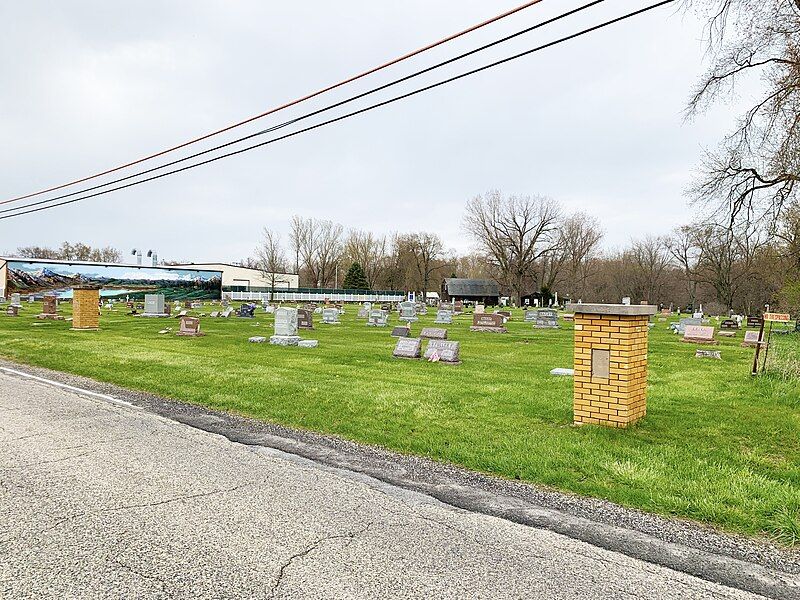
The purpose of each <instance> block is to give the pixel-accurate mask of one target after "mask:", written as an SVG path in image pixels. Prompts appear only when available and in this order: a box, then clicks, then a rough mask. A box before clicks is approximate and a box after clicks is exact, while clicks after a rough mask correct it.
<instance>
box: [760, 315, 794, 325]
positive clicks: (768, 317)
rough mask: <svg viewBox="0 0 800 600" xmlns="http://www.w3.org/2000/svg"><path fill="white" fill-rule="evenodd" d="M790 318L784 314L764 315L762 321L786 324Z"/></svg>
mask: <svg viewBox="0 0 800 600" xmlns="http://www.w3.org/2000/svg"><path fill="white" fill-rule="evenodd" d="M791 318H792V317H791V316H790V315H788V314H786V313H764V321H767V322H770V321H772V322H775V323H788V322H789V321H790V320H791Z"/></svg>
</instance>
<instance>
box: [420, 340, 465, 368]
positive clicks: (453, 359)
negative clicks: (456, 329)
mask: <svg viewBox="0 0 800 600" xmlns="http://www.w3.org/2000/svg"><path fill="white" fill-rule="evenodd" d="M460 348H461V344H460V342H453V341H447V340H430V341H429V342H428V347H427V348H426V349H425V357H424V358H425V359H426V360H429V361H431V362H443V363H445V364H450V365H457V364H460V363H461V360H460V358H459V350H460Z"/></svg>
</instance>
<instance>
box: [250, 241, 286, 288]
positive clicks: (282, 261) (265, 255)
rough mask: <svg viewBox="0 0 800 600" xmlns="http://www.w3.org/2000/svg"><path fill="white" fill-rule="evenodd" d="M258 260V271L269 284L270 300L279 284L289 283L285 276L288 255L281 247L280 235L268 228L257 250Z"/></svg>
mask: <svg viewBox="0 0 800 600" xmlns="http://www.w3.org/2000/svg"><path fill="white" fill-rule="evenodd" d="M256 260H257V264H258V269H259V270H260V271H261V273H262V274H263V275H264V278H265V279H266V280H267V282H268V283H269V289H270V298H274V296H275V288H276V287H277V284H278V283H285V282H286V281H287V279H286V277H285V275H284V273H285V271H286V254H285V253H284V251H283V247H282V246H281V236H280V234H278V233H277V232H275V231H272V230H271V229H267V228H266V227H265V228H264V238H263V240H262V242H261V245H260V246H259V247H258V248H257V249H256Z"/></svg>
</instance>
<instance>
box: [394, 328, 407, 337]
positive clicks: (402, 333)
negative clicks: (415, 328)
mask: <svg viewBox="0 0 800 600" xmlns="http://www.w3.org/2000/svg"><path fill="white" fill-rule="evenodd" d="M410 333H411V329H409V328H408V327H406V326H405V325H398V326H397V327H393V328H392V337H408V336H409V334H410Z"/></svg>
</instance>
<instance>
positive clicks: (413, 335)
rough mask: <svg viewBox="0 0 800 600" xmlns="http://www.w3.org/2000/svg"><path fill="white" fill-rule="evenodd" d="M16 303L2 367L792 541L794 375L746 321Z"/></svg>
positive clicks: (2, 338) (625, 312) (91, 292)
mask: <svg viewBox="0 0 800 600" xmlns="http://www.w3.org/2000/svg"><path fill="white" fill-rule="evenodd" d="M15 300H16V299H15ZM22 300H23V301H22V302H17V303H15V304H14V310H16V311H17V313H18V316H16V317H14V318H12V317H10V316H7V315H6V314H0V357H2V358H3V359H5V360H8V361H12V362H19V363H25V364H31V365H36V366H42V367H47V368H51V369H55V370H59V371H64V372H67V373H75V374H78V375H83V376H87V377H91V378H93V379H96V380H100V381H107V382H110V383H114V384H118V385H122V386H125V387H128V388H131V389H135V390H142V391H146V392H151V393H154V394H158V395H161V396H166V397H171V398H175V399H178V400H182V401H185V402H189V403H197V404H201V405H204V406H208V407H210V408H213V409H217V410H223V411H231V412H234V413H239V414H242V415H247V416H251V417H255V418H259V419H263V420H266V421H270V422H275V423H279V424H283V425H287V426H291V427H297V428H301V429H308V430H314V431H319V432H323V433H327V434H332V435H336V436H341V437H343V438H346V439H350V440H354V441H358V442H362V443H367V444H378V445H381V446H384V447H387V448H390V449H392V450H395V451H398V452H404V453H411V454H419V455H423V456H427V457H430V458H433V459H435V460H438V461H442V462H448V463H455V464H458V465H462V466H465V467H467V468H471V469H475V470H478V471H483V472H487V473H491V474H494V475H498V476H501V477H505V478H509V479H514V480H516V479H519V480H522V481H528V482H533V483H537V484H541V485H545V486H552V487H554V488H558V489H560V490H566V491H570V492H574V493H576V494H581V495H586V496H593V497H598V498H604V499H608V500H611V501H613V502H617V503H620V504H623V505H626V506H632V507H636V508H640V509H642V510H646V511H651V512H656V513H660V514H664V515H670V516H676V517H682V518H687V519H692V520H696V521H700V522H703V523H707V524H710V525H713V526H716V527H719V528H722V529H725V530H728V531H733V532H738V533H743V534H747V535H754V536H767V537H770V538H775V539H782V540H783V539H791V537H790V536H791V535H793V533H792V532H797V531H798V530H799V529H800V523H798V522H797V518H796V513H792V512H791V511H787V508H786V507H791V506H798V505H800V486H798V485H797V481H798V470H797V468H798V467H797V465H798V464H800V445H799V444H798V437H797V431H798V427H799V426H800V423H798V414H800V380H798V379H797V378H796V377H784V376H781V375H778V374H775V373H774V372H772V371H771V370H770V369H767V372H766V373H765V374H763V375H759V376H758V377H753V376H751V374H750V369H751V365H752V363H753V356H754V351H755V348H754V346H756V345H758V335H757V333H758V331H757V330H753V329H749V330H747V332H745V331H743V330H745V325H746V323H745V322H742V327H741V328H740V329H737V328H736V327H734V326H733V324H732V323H726V324H725V327H724V330H725V331H733V332H735V335H734V336H732V337H719V336H718V335H717V327H719V321H716V320H714V319H711V321H712V324H710V325H705V324H703V320H704V319H703V318H702V317H701V318H698V319H697V320H696V321H695V320H687V319H686V318H685V317H680V316H679V315H677V314H670V315H665V314H660V315H659V317H660V318H664V319H665V321H663V322H662V321H658V318H659V317H655V316H654V315H652V314H651V313H653V312H655V310H654V307H653V309H651V308H650V307H644V306H638V305H630V306H625V307H622V308H616V309H614V310H616V311H617V313H619V314H608V309H604V308H602V306H606V305H600V306H601V308H597V305H591V304H581V305H569V306H568V307H566V313H567V314H568V315H570V319H571V320H565V319H564V318H563V315H564V312H565V311H561V310H559V311H558V312H556V313H555V317H554V316H553V314H552V313H549V312H545V313H543V314H537V311H534V310H531V311H527V312H523V311H522V310H521V309H512V310H510V311H509V312H510V316H511V318H508V317H507V315H503V314H494V313H493V312H492V311H494V310H495V307H491V306H487V307H486V310H485V311H484V312H483V313H480V312H476V313H473V311H471V310H470V307H469V306H466V307H464V308H462V310H464V313H463V314H461V315H458V314H456V311H455V308H456V307H455V306H454V305H451V306H448V307H445V308H444V309H440V310H435V309H434V310H430V311H428V313H427V314H422V313H421V312H420V311H419V310H418V308H417V307H416V306H415V307H413V309H414V310H413V312H414V313H415V314H414V315H413V316H414V317H415V318H416V319H417V321H411V322H410V325H411V328H409V327H407V326H406V324H407V323H409V321H406V320H404V319H400V318H399V317H400V316H401V314H402V313H400V312H399V311H398V309H397V306H396V305H395V306H389V305H387V307H386V308H387V309H388V311H391V312H387V311H384V310H379V309H378V306H379V305H375V307H374V308H373V309H371V310H369V311H366V310H359V309H365V308H366V307H365V306H363V305H360V304H359V305H355V304H354V305H347V306H345V307H344V313H343V314H342V313H341V312H340V311H339V310H338V309H335V308H325V309H322V310H320V313H321V314H320V313H317V315H318V317H317V318H319V319H320V321H319V323H321V324H318V325H316V326H315V324H313V323H312V320H313V319H312V315H314V309H315V308H319V307H312V306H305V307H303V308H300V309H299V310H298V305H296V304H289V303H285V304H283V305H278V304H276V305H275V310H274V312H272V313H265V312H262V311H261V310H259V311H258V312H257V314H256V315H255V318H253V317H250V316H249V315H241V313H242V312H243V311H242V310H241V307H240V306H239V303H238V302H235V303H233V304H231V306H228V307H227V308H223V307H222V305H221V304H220V303H219V302H205V303H204V305H202V306H197V307H194V308H191V307H185V306H182V307H181V309H180V310H179V311H173V314H175V315H180V314H183V316H182V317H179V319H178V321H176V320H170V321H166V323H167V324H169V325H172V326H173V327H169V328H164V327H163V323H165V321H160V320H159V319H147V318H137V317H136V316H129V315H128V312H129V309H128V308H127V307H126V305H125V303H124V302H118V303H112V304H106V305H104V306H103V307H102V308H101V309H99V310H98V304H99V302H98V300H99V297H98V290H97V289H96V287H93V286H91V285H90V286H86V288H85V289H81V290H76V294H75V297H74V299H73V301H72V302H62V303H59V304H58V306H57V309H56V310H57V314H58V315H59V316H61V317H63V318H64V319H65V320H64V321H60V320H52V321H50V320H48V321H44V322H43V321H40V320H39V319H38V318H37V317H38V316H39V315H40V314H52V313H50V312H49V311H52V310H53V308H52V306H51V305H49V306H47V307H45V306H44V304H43V302H41V301H36V302H34V303H33V304H30V303H28V302H27V299H25V298H23V299H22ZM245 306H247V305H245ZM300 306H302V305H300ZM614 306H617V305H614ZM411 308H412V307H408V308H406V312H405V314H404V315H403V316H406V317H411V316H412V310H411ZM143 310H144V312H145V313H151V314H163V313H162V312H161V311H162V310H164V308H162V306H161V304H160V303H159V301H158V300H156V301H155V304H153V305H151V304H148V303H145V306H144V307H143ZM223 310H225V311H227V314H228V315H229V316H234V315H235V316H240V315H241V316H242V317H243V318H227V319H226V318H221V316H222V314H223ZM151 311H152V312H151ZM604 311H605V312H604ZM244 312H246V313H249V309H246V310H245V311H244ZM365 312H366V313H367V318H366V320H365V318H364V313H365ZM4 313H5V311H4ZM214 314H219V315H220V316H218V317H213V316H212V315H214ZM201 315H207V316H201ZM537 317H538V318H537ZM681 319H683V321H682V320H681ZM706 320H707V319H706ZM391 321H394V323H392V322H391ZM443 321H446V324H443V323H442V322H443ZM754 322H755V321H753V323H754ZM43 323H44V324H46V326H42V327H35V326H34V325H35V324H40V325H41V324H43ZM303 323H304V324H303ZM328 323H338V325H337V326H336V327H327V326H325V325H326V324H328ZM476 323H478V324H477V325H476ZM367 325H371V326H367ZM544 325H546V326H544ZM649 325H653V327H650V326H649ZM712 325H716V326H717V327H713V326H712ZM396 326H402V328H403V329H404V330H405V331H404V332H400V331H399V329H397V328H396ZM759 326H760V322H759ZM310 327H314V329H313V330H311V329H310ZM475 327H478V328H479V330H477V331H474V330H472V329H473V328H475ZM487 327H488V328H493V329H496V330H498V331H499V330H505V331H506V332H507V333H505V334H503V335H490V334H489V333H487V332H485V331H484V329H483V328H487ZM794 327H795V323H794V321H792V322H789V323H788V325H787V326H786V328H787V329H790V330H791V329H794ZM72 329H79V330H81V331H83V332H82V333H79V332H76V331H72ZM708 329H713V332H712V333H711V335H710V337H709V332H708ZM160 332H166V333H168V335H164V334H160ZM676 332H677V333H678V335H676ZM390 333H397V334H402V335H403V337H399V336H398V337H393V336H392V335H390ZM306 334H312V337H313V338H314V339H305V338H306V337H308V336H307V335H306ZM687 334H689V335H688V337H689V341H684V340H686V339H687ZM754 334H755V335H754ZM406 336H407V337H406ZM617 336H618V337H617ZM709 339H710V340H712V341H713V342H715V344H714V345H713V347H712V348H711V349H710V348H709V347H708V345H707V342H708V341H709ZM609 340H611V341H609ZM762 346H764V344H762ZM304 347H311V348H313V349H304ZM762 352H763V348H762ZM798 352H800V334H791V335H772V337H771V341H770V349H769V356H768V357H767V361H768V364H770V362H771V361H773V360H775V357H779V356H785V355H787V354H790V355H791V354H794V355H797V353H798ZM762 357H763V353H762ZM598 378H599V379H598ZM612 379H613V384H612ZM598 381H606V382H607V383H602V384H599V385H598ZM576 423H584V424H583V425H576ZM787 536H789V537H788V538H787Z"/></svg>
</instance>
